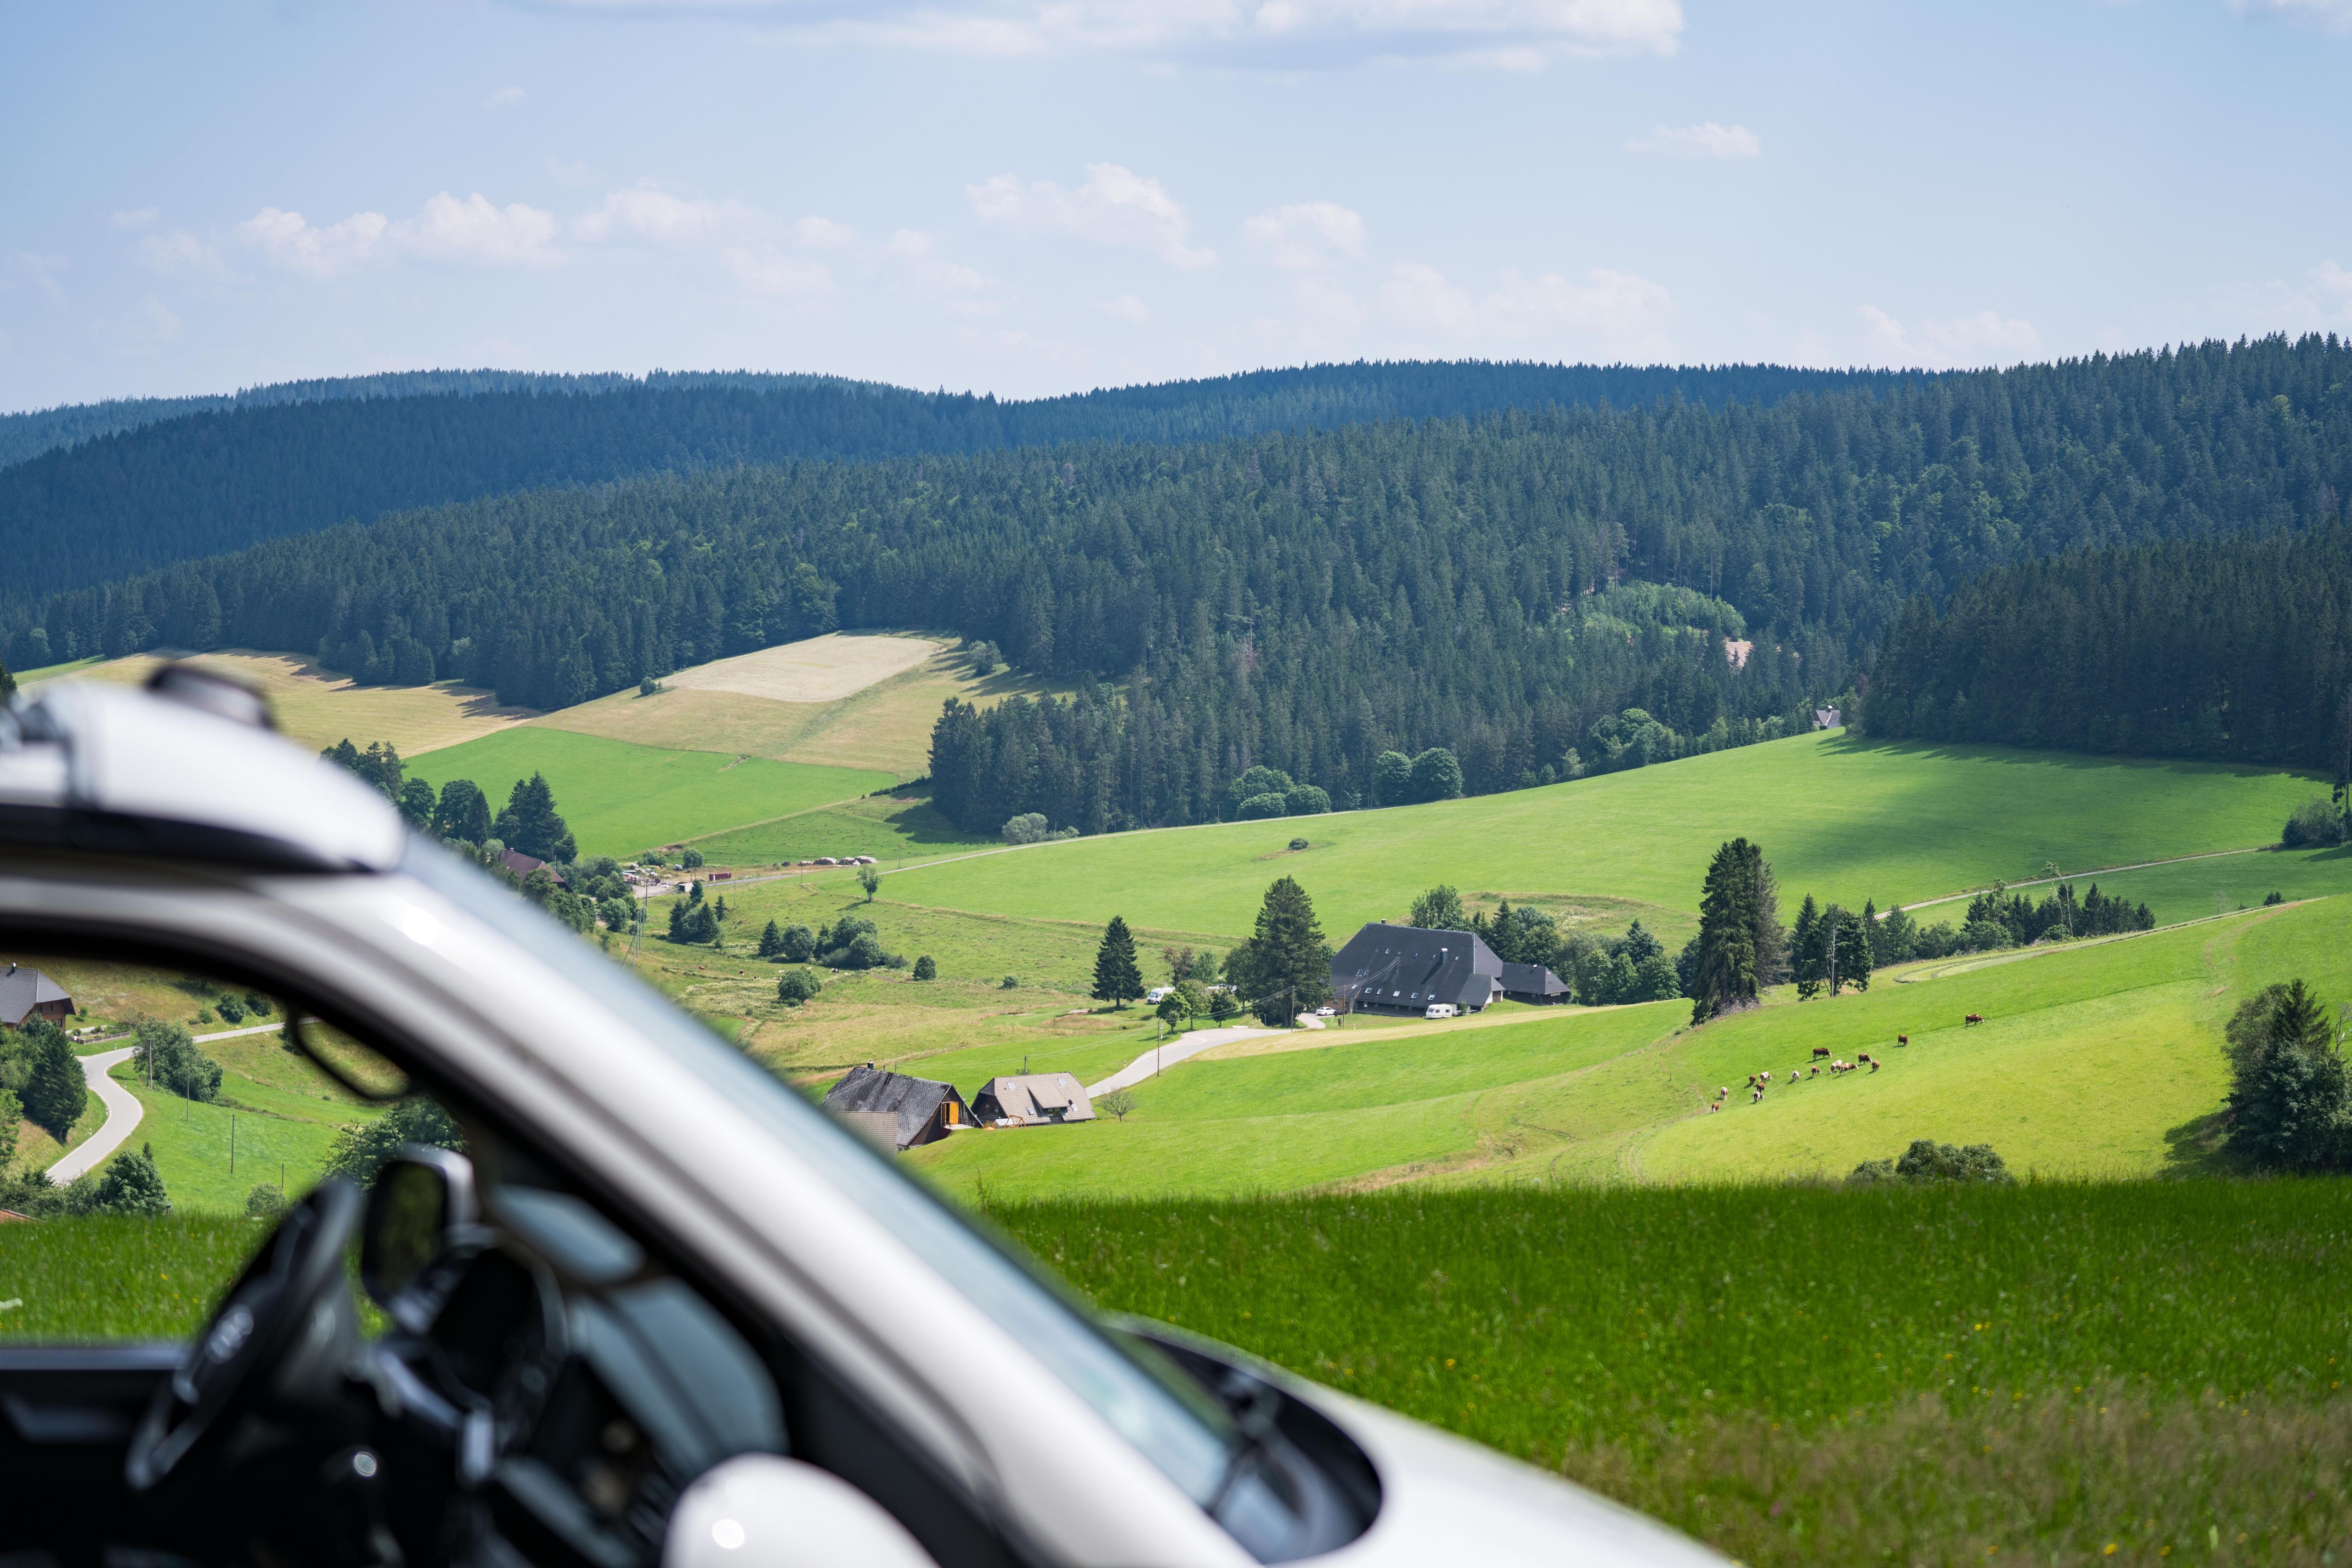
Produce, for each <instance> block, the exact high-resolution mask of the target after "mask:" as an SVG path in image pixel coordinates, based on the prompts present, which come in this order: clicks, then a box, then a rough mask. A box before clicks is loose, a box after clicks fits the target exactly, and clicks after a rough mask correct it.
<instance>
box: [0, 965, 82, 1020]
mask: <svg viewBox="0 0 2352 1568" xmlns="http://www.w3.org/2000/svg"><path fill="white" fill-rule="evenodd" d="M73 1015H74V999H73V998H72V997H71V996H68V994H66V988H65V987H64V986H62V985H60V984H58V983H57V982H56V981H54V980H52V979H50V978H49V977H48V976H47V975H46V974H44V973H41V972H40V971H39V970H37V969H24V968H20V967H18V966H17V965H16V964H14V963H12V964H10V965H9V966H8V973H5V974H0V1024H5V1025H6V1026H8V1027H9V1028H12V1029H21V1028H23V1027H24V1026H25V1024H26V1020H27V1019H31V1018H47V1020H48V1021H49V1022H51V1023H53V1024H62V1023H63V1022H65V1021H66V1020H67V1019H68V1018H70V1017H72V1016H73Z"/></svg>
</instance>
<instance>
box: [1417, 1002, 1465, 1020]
mask: <svg viewBox="0 0 2352 1568" xmlns="http://www.w3.org/2000/svg"><path fill="white" fill-rule="evenodd" d="M1422 1016H1423V1017H1424V1018H1458V1017H1460V1016H1462V1009H1461V1008H1459V1007H1456V1006H1455V1005H1454V1004H1453V1003H1451V1002H1432V1003H1431V1004H1430V1005H1429V1007H1428V1010H1427V1011H1425V1012H1423V1014H1422Z"/></svg>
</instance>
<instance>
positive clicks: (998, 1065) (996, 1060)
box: [893, 1009, 1177, 1100]
mask: <svg viewBox="0 0 2352 1568" xmlns="http://www.w3.org/2000/svg"><path fill="white" fill-rule="evenodd" d="M1137 1011H1139V1012H1140V1011H1141V1009H1137ZM1176 1038H1177V1037H1174V1036H1171V1037H1170V1041H1171V1044H1172V1043H1173V1041H1174V1040H1175V1039H1176ZM1151 1044H1152V1029H1151V1026H1150V1024H1149V1023H1142V1024H1139V1025H1137V1026H1133V1027H1130V1028H1126V1029H1121V1030H1120V1031H1118V1033H1117V1034H1112V1035H1084V1036H1080V1037H1076V1038H1075V1039H1063V1040H1055V1039H1042V1040H1004V1041H994V1040H992V1041H990V1042H989V1043H988V1044H986V1045H980V1046H966V1047H963V1048H962V1049H961V1050H952V1051H942V1052H940V1053H939V1054H938V1055H936V1056H929V1057H917V1058H914V1059H912V1060H910V1061H901V1062H898V1063H894V1064H893V1066H894V1067H895V1068H896V1069H897V1070H898V1071H899V1072H903V1073H907V1074H909V1075H910V1076H912V1077H915V1078H928V1079H938V1080H939V1081H940V1082H941V1083H951V1084H953V1085H955V1086H956V1088H957V1089H960V1090H961V1091H962V1093H963V1097H964V1098H965V1099H966V1100H970V1099H971V1097H972V1095H973V1094H975V1093H976V1092H978V1090H979V1089H980V1086H981V1085H982V1084H984V1083H986V1082H987V1081H988V1080H989V1079H992V1078H999V1077H1003V1076H1007V1075H1010V1074H1013V1073H1022V1072H1066V1073H1071V1074H1074V1075H1076V1078H1077V1080H1078V1081H1079V1082H1080V1083H1097V1082H1100V1081H1101V1080H1102V1079H1106V1078H1108V1077H1109V1076H1110V1075H1111V1074H1113V1073H1115V1072H1117V1071H1118V1069H1119V1068H1123V1067H1125V1066H1126V1065H1127V1064H1128V1063H1129V1062H1131V1061H1133V1060H1135V1058H1138V1057H1139V1056H1142V1055H1144V1054H1145V1053H1146V1052H1148V1051H1150V1049H1151Z"/></svg>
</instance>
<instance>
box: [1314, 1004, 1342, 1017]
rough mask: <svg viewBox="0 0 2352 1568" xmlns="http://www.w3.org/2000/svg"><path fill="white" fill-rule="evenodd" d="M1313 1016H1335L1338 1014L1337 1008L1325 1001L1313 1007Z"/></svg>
mask: <svg viewBox="0 0 2352 1568" xmlns="http://www.w3.org/2000/svg"><path fill="white" fill-rule="evenodd" d="M1315 1016H1317V1017H1318V1018H1336V1017H1338V1016H1339V1009H1338V1008H1337V1007H1334V1006H1332V1005H1330V1004H1329V1003H1328V1002H1326V1003H1325V1004H1324V1005H1322V1006H1320V1007H1318V1008H1316V1009H1315Z"/></svg>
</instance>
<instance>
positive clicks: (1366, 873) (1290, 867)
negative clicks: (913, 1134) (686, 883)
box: [887, 731, 2325, 936]
mask: <svg viewBox="0 0 2352 1568" xmlns="http://www.w3.org/2000/svg"><path fill="white" fill-rule="evenodd" d="M2315 791H2317V792H2318V793H2325V791H2324V789H2323V788H2321V786H2319V785H2316V784H2314V782H2313V781H2312V780H2311V779H2309V778H2305V777H2303V776H2301V775H2297V774H2289V773H2273V772H2266V771H2258V770H2253V769H2244V768H2234V767H2225V766H2217V765H2208V764H2198V763H2158V762H2139V761H2130V760H2118V759H2112V758H2093V757H2083V756H2076V755H2072V754H2068V753H2063V752H2026V751H2015V750H2010V749H2005V748H2000V747H1988V746H1940V745H1930V744H1922V743H1910V742H1902V743H1896V742H1872V741H1866V740H1859V739H1849V738H1847V736H1846V735H1845V734H1844V733H1843V731H1832V732H1825V733H1822V734H1819V735H1810V736H1800V737H1795V738H1791V739H1790V740H1785V741H1776V742H1769V743H1767V744H1764V745H1760V746H1748V747H1744V748H1741V749H1739V750H1737V751H1730V752H1716V753H1714V754H1712V755H1709V756H1703V757H1693V758H1688V759H1685V761H1682V762H1677V763H1664V764H1661V765H1658V766H1654V767H1648V768H1641V769H1636V770H1633V771H1632V772H1628V773H1609V774H1604V775H1602V776H1601V777H1599V778H1591V779H1582V780H1579V781H1577V782H1575V783H1572V784H1554V785H1551V786H1549V787H1548V788H1543V789H1533V790H1518V791H1513V792H1510V793H1507V794H1504V795H1485V796H1480V797H1478V798H1475V799H1465V800H1455V801H1445V802H1442V803H1439V804H1436V805H1420V806H1405V807H1398V808H1394V809H1391V810H1386V811H1361V812H1341V813H1336V814H1333V815H1330V816H1312V817H1286V818H1283V819H1280V820H1276V821H1272V822H1252V823H1229V824H1221V825H1217V826H1206V827H1197V828H1177V829H1170V830H1163V831H1159V832H1152V833H1138V834H1116V835H1110V836H1107V837H1098V838H1082V839H1074V840H1070V841H1067V842H1064V843H1054V844H1045V845H1038V846H1034V847H1026V848H1022V849H1017V850H1007V851H1003V852H997V853H981V854H967V855H966V857H965V858H960V859H952V860H946V861H942V862H940V863H936V864H931V865H926V866H919V867H909V868H907V869H906V870H904V871H899V872H894V873H893V874H892V875H891V877H890V879H889V880H888V882H887V888H888V890H889V896H890V898H892V899H893V900H899V901H902V902H906V903H910V904H919V905H924V906H928V907H932V908H942V909H955V910H974V911H984V912H987V913H992V914H1006V915H1016V916H1030V917H1035V918H1044V919H1060V920H1075V921H1086V922H1092V923H1094V924H1096V925H1100V924H1101V923H1102V922H1103V921H1107V920H1108V919H1109V918H1110V917H1111V916H1112V915H1114V914H1125V915H1126V916H1127V917H1128V919H1129V921H1131V922H1133V921H1142V922H1146V923H1150V924H1152V925H1157V926H1169V927H1178V928H1182V929H1186V930H1192V931H1219V932H1224V933H1228V934H1233V933H1242V932H1246V931H1248V930H1249V927H1250V922H1251V921H1252V919H1253V917H1254V915H1255V910H1256V908H1257V903H1258V900H1259V898H1260V897H1261V895H1262V894H1263V893H1264V891H1265V885H1266V883H1268V882H1270V881H1272V880H1273V879H1275V878H1276V877H1278V876H1284V875H1288V876H1293V877H1296V878H1297V879H1298V880H1299V881H1300V882H1301V883H1302V884H1304V885H1305V887H1306V888H1307V891H1308V892H1309V893H1310V894H1312V895H1313V896H1314V898H1315V900H1316V908H1317V910H1318V911H1319V912H1320V914H1321V916H1322V920H1323V925H1324V929H1325V931H1328V932H1332V933H1335V936H1336V935H1338V934H1344V933H1345V932H1347V931H1352V930H1353V929H1354V928H1355V927H1356V926H1357V925H1359V924H1360V923H1361V922H1363V921H1370V920H1377V919H1381V918H1389V919H1401V918H1402V916H1403V915H1404V912H1405V910H1406V909H1407V907H1408V905H1409V904H1410V902H1411V900H1412V896H1413V895H1414V894H1415V893H1417V892H1419V891H1421V890H1422V889H1425V888H1427V887H1429V886H1431V885H1432V884H1433V883H1437V882H1449V883H1452V884H1453V885H1454V886H1455V887H1458V888H1460V889H1462V890H1463V892H1464V894H1465V897H1467V896H1470V895H1473V894H1475V893H1481V892H1483V893H1487V894H1499V895H1507V896H1508V897H1510V898H1512V899H1514V900H1522V899H1534V900H1537V901H1538V902H1542V903H1547V904H1551V903H1571V904H1572V903H1574V902H1576V901H1577V900H1583V899H1592V898H1608V899H1613V900H1623V901H1625V902H1624V903H1623V906H1622V908H1620V909H1616V910H1612V913H1611V921H1612V924H1613V925H1615V926H1616V927H1618V928H1620V929H1622V924H1623V920H1624V918H1625V917H1626V915H1627V914H1628V913H1629V912H1630V913H1640V912H1643V910H1644V908H1645V907H1646V909H1647V910H1648V911H1649V912H1648V913H1646V914H1645V915H1644V918H1645V919H1647V920H1649V921H1651V923H1653V924H1654V925H1656V926H1659V927H1661V928H1662V929H1664V931H1665V932H1666V934H1668V935H1669V936H1675V935H1677V933H1680V934H1687V931H1688V930H1689V929H1691V928H1692V927H1693V925H1694V923H1695V921H1696V907H1697V901H1698V888H1699V882H1700V879H1701V878H1702V876H1703V875H1704V873H1705V871H1706V861H1707V858H1708V857H1709V856H1710V855H1711V854H1712V853H1713V852H1714V850H1715V847H1716V846H1717V845H1718V844H1720V843H1722V842H1723V841H1724V840H1725V839H1727V838H1730V837H1735V836H1738V835H1745V836H1746V837H1749V838H1752V839H1756V840H1758V841H1759V842H1760V843H1761V844H1762V845H1763V846H1764V850H1765V853H1766V855H1767V856H1768V857H1769V858H1770V860H1771V862H1772V867H1773V869H1774V871H1775V872H1776V873H1777V875H1778V876H1779V879H1780V889H1781V895H1782V899H1783V901H1784V902H1785V903H1787V904H1788V905H1789V906H1790V909H1791V910H1793V908H1794V903H1795V900H1797V899H1798V898H1801V896H1802V895H1803V894H1805V893H1808V892H1811V893H1815V894H1817V895H1819V896H1821V897H1822V899H1824V900H1831V899H1834V900H1840V901H1843V902H1844V903H1846V904H1848V905H1849V906H1851V907H1854V908H1859V907H1860V906H1861V904H1862V902H1863V900H1864V899H1866V898H1867V899H1875V900H1878V902H1879V904H1880V905H1881V907H1884V906H1885V904H1887V903H1888V902H1890V901H1896V900H1899V901H1902V902H1906V903H1908V902H1912V901H1915V900H1923V899H1931V898H1937V897H1939V896H1941V895H1944V894H1947V893H1956V892H1960V891H1963V890H1965V889H1972V888H1977V887H1981V886H1984V885H1986V884H1988V883H1990V882H1991V881H1992V880H1993V879H1996V878H1999V879H2007V880H2011V881H2021V880H2024V879H2029V878H2033V877H2038V876H2041V875H2042V871H2043V868H2044V867H2045V865H2047V864H2049V863H2052V862H2055V863H2056V865H2057V867H2058V868H2059V869H2060V870H2062V871H2066V872H2087V871H2091V870H2094V869H2096V868H2102V867H2106V866H2118V865H2127V864H2132V863H2135V862H2138V861H2146V860H2156V859H2166V858H2172V857H2175V856H2183V855H2195V854H2200V853H2204V852H2207V851H2211V850H2219V849H2239V848H2247V847H2252V846H2256V845H2262V844H2269V843H2273V842H2274V841H2275V840H2276V839H2277V837H2278V833H2279V827H2280V825H2281V824H2282V823H2284V821H2285V820H2286V816H2287V814H2288V813H2289V812H2290V811H2291V810H2292V809H2293V808H2294V806H2295V805H2298V804H2299V803H2301V802H2302V801H2303V800H2304V799H2305V798H2307V797H2308V796H2309V795H2312V794H2313V793H2315ZM1292 837H1305V838H1307V840H1308V841H1309V847H1307V849H1305V850H1301V851H1296V852H1293V851H1291V850H1289V849H1288V848H1287V847H1286V846H1287V845H1288V843H1289V841H1290V839H1291V838H1292ZM2102 886H2103V887H2104V883H2103V884H2102ZM2265 890H2267V889H2265ZM2259 897H2260V895H2259V894H2257V895H2256V900H2248V901H2249V902H2252V901H2257V900H2259Z"/></svg>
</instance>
